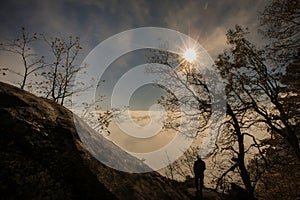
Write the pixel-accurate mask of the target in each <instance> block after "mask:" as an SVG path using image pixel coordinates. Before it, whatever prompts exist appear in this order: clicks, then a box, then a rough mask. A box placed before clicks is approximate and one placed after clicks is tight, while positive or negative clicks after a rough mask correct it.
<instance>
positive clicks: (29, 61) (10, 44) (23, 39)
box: [0, 27, 45, 89]
mask: <svg viewBox="0 0 300 200" xmlns="http://www.w3.org/2000/svg"><path fill="white" fill-rule="evenodd" d="M37 40H38V36H37V33H34V34H30V33H28V32H27V31H26V30H25V28H24V27H22V30H21V36H19V37H17V38H16V39H13V40H11V41H7V42H5V43H3V44H0V50H2V51H6V52H10V53H13V54H16V55H17V56H19V57H20V58H21V59H22V63H23V69H24V72H23V73H20V72H17V71H14V70H11V69H9V68H1V70H3V71H9V72H11V73H13V74H16V75H18V76H19V77H21V78H22V80H21V82H20V87H21V89H24V87H25V85H26V83H27V81H28V77H29V76H30V75H32V74H34V73H37V71H38V70H39V69H41V68H43V67H45V65H44V57H43V56H41V57H38V56H37V54H35V53H34V51H33V49H32V44H33V43H34V42H36V41H37Z"/></svg>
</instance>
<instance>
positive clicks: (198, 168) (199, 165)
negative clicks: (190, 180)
mask: <svg viewBox="0 0 300 200" xmlns="http://www.w3.org/2000/svg"><path fill="white" fill-rule="evenodd" d="M205 169H206V165H205V162H204V161H203V160H202V159H201V157H200V156H197V160H196V161H195V163H194V174H195V186H196V191H197V193H198V194H199V195H200V197H202V189H203V184H204V182H203V179H204V170H205ZM199 179H200V185H199Z"/></svg>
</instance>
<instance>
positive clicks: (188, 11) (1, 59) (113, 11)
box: [0, 0, 270, 152]
mask: <svg viewBox="0 0 300 200" xmlns="http://www.w3.org/2000/svg"><path fill="white" fill-rule="evenodd" d="M268 3H270V0H243V1H242V0H181V1H180V0H86V1H81V0H51V1H50V0H43V1H38V0H24V1H19V0H3V1H1V6H0V22H1V23H0V42H4V41H6V40H9V39H12V38H15V37H17V36H18V35H19V34H20V32H21V31H20V30H21V27H25V28H26V30H27V31H28V32H30V33H34V32H36V33H42V34H45V35H46V36H47V37H55V36H69V35H73V36H79V37H80V43H81V46H82V47H83V50H82V51H81V54H80V55H79V56H78V60H77V62H78V63H82V62H83V61H84V60H85V58H86V57H87V56H88V55H89V54H90V52H92V51H93V49H94V48H96V47H97V45H99V44H101V42H103V41H105V40H106V39H108V38H110V37H112V36H114V35H115V34H118V33H121V32H123V31H127V30H131V29H135V28H141V27H161V28H168V29H172V30H175V31H179V32H181V33H183V34H185V35H187V36H189V37H191V38H193V39H195V40H197V41H198V42H199V43H200V45H202V47H203V48H204V49H205V50H206V51H207V53H208V55H210V57H211V58H212V59H213V60H215V59H216V58H217V55H218V54H220V53H222V52H223V50H224V49H225V48H226V47H227V46H226V32H227V30H228V29H232V28H234V26H235V25H236V24H238V25H241V26H243V27H248V28H249V30H250V32H251V34H250V35H249V38H250V40H251V41H252V42H254V43H257V44H261V42H262V38H261V36H260V35H259V34H258V32H257V29H258V27H259V13H260V12H262V11H263V9H264V7H265V6H266V5H267V4H268ZM32 51H33V52H35V53H38V54H42V55H45V56H46V57H47V55H48V54H49V51H48V50H46V49H45V48H42V47H40V46H36V47H33V49H32ZM145 52H147V51H143V50H138V51H133V52H130V53H127V54H125V55H122V56H120V58H118V59H116V60H114V62H113V63H111V66H109V67H108V68H107V70H106V71H105V73H104V74H105V76H104V78H103V77H95V78H96V79H97V80H99V79H100V80H105V83H103V84H102V85H101V87H100V89H99V90H98V91H97V92H98V93H100V95H104V96H106V100H105V101H104V105H103V106H104V107H109V105H108V104H109V102H110V97H111V95H112V90H113V87H114V84H116V82H117V81H118V80H119V79H120V78H121V77H122V74H124V73H126V72H128V71H129V70H130V69H132V68H133V67H134V66H135V65H140V64H142V63H143V62H146V61H147V60H146V58H145V56H144V55H145ZM4 67H5V68H10V69H12V70H14V71H17V72H22V70H23V68H22V65H21V60H20V59H19V58H16V57H15V56H14V55H12V54H9V53H7V52H2V51H0V68H4ZM18 80H19V79H18V77H17V76H16V75H12V74H9V73H7V74H6V75H5V76H3V75H0V81H5V82H8V83H16V82H17V81H18ZM162 94H163V91H162V90H161V89H158V88H157V87H155V86H153V85H144V86H142V87H140V88H138V89H137V90H136V92H135V93H133V95H132V98H131V99H130V102H131V103H132V104H133V109H134V110H148V109H149V107H151V105H152V104H153V103H155V101H157V99H158V98H159V97H160V96H161V95H162ZM139 117H140V116H139ZM142 118H143V116H142ZM146 121H147V120H146ZM143 123H144V122H143ZM143 123H142V124H143ZM114 129H117V128H116V127H114ZM120 134H121V136H122V134H123V133H121V132H120V131H115V133H114V134H112V135H111V138H117V139H118V140H119V144H120V146H122V145H123V146H127V147H128V149H131V150H135V151H137V152H139V151H140V149H143V150H145V149H144V148H145V144H144V143H138V145H135V144H137V143H136V142H135V140H132V139H131V140H128V138H127V136H126V137H125V138H123V137H120ZM169 136H170V135H169ZM169 136H168V137H169ZM120 138H121V139H120ZM168 139H170V138H168ZM129 143H130V144H129ZM133 143H134V144H133ZM153 143H156V144H158V146H163V145H165V139H162V138H161V135H158V136H157V140H155V142H151V144H153ZM148 147H149V148H150V147H151V145H149V146H148ZM150 149H151V148H150ZM146 150H147V149H146Z"/></svg>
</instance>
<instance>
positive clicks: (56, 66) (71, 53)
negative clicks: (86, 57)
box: [39, 36, 87, 105]
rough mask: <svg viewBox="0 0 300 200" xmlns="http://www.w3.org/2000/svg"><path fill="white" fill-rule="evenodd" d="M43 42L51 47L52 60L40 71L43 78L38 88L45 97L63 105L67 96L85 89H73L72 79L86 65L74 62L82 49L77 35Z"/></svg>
mask: <svg viewBox="0 0 300 200" xmlns="http://www.w3.org/2000/svg"><path fill="white" fill-rule="evenodd" d="M44 39H45V42H46V43H47V44H48V46H49V47H50V49H51V53H52V56H53V59H54V60H53V61H52V62H50V63H49V67H47V69H46V70H45V71H44V72H43V73H42V75H43V76H44V78H45V80H44V81H42V82H41V83H40V84H39V88H40V90H41V92H42V93H44V95H45V96H46V98H51V99H52V100H53V101H55V102H57V103H59V104H61V105H63V104H64V103H65V100H66V98H67V97H70V96H71V95H73V94H74V92H75V93H79V92H81V91H82V90H84V89H86V87H87V86H83V87H82V90H79V91H78V90H77V91H73V90H72V87H73V81H74V78H75V75H76V73H77V72H78V71H79V70H82V69H83V68H84V67H86V66H80V65H78V64H77V63H76V61H77V57H78V53H79V51H80V50H81V49H82V47H81V46H80V41H79V37H76V38H75V39H74V38H73V36H69V37H68V39H64V38H58V37H56V38H54V39H53V40H51V41H49V40H47V39H46V38H44Z"/></svg>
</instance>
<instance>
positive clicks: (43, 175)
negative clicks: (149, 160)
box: [0, 83, 187, 199]
mask: <svg viewBox="0 0 300 200" xmlns="http://www.w3.org/2000/svg"><path fill="white" fill-rule="evenodd" d="M76 120H80V119H76ZM81 123H82V124H84V122H80V123H79V124H81ZM83 128H84V126H83ZM86 131H90V130H86ZM99 148H100V150H101V148H105V151H103V152H104V153H108V157H111V158H114V157H118V156H120V155H119V154H120V153H122V154H124V152H122V150H121V149H119V148H118V147H117V146H115V145H114V144H113V143H111V142H110V141H107V140H106V139H105V138H103V147H99ZM126 156H127V158H128V159H129V160H130V159H132V160H133V161H134V162H137V164H142V163H138V161H136V159H135V158H130V155H126ZM0 159H1V162H0V193H1V198H2V199H187V197H186V196H185V195H183V194H182V193H180V192H178V191H176V190H175V189H174V188H173V187H172V186H171V185H170V183H169V182H168V181H167V180H166V179H165V178H164V177H162V176H160V175H159V174H158V173H156V172H151V173H144V174H130V173H125V172H120V171H117V170H114V169H111V168H109V167H107V166H105V165H104V164H102V163H100V162H99V161H97V160H96V159H95V158H94V157H93V156H92V155H91V154H90V153H89V151H87V150H86V148H85V147H84V145H83V143H82V141H81V140H80V138H79V137H78V134H77V132H76V128H75V126H74V120H73V114H72V113H71V112H70V111H69V110H67V109H66V108H64V107H62V106H59V105H57V104H56V103H54V102H52V101H50V100H47V99H43V98H39V97H36V96H34V95H32V94H30V93H28V92H26V91H23V90H20V89H18V88H16V87H14V86H11V85H8V84H4V83H0Z"/></svg>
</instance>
